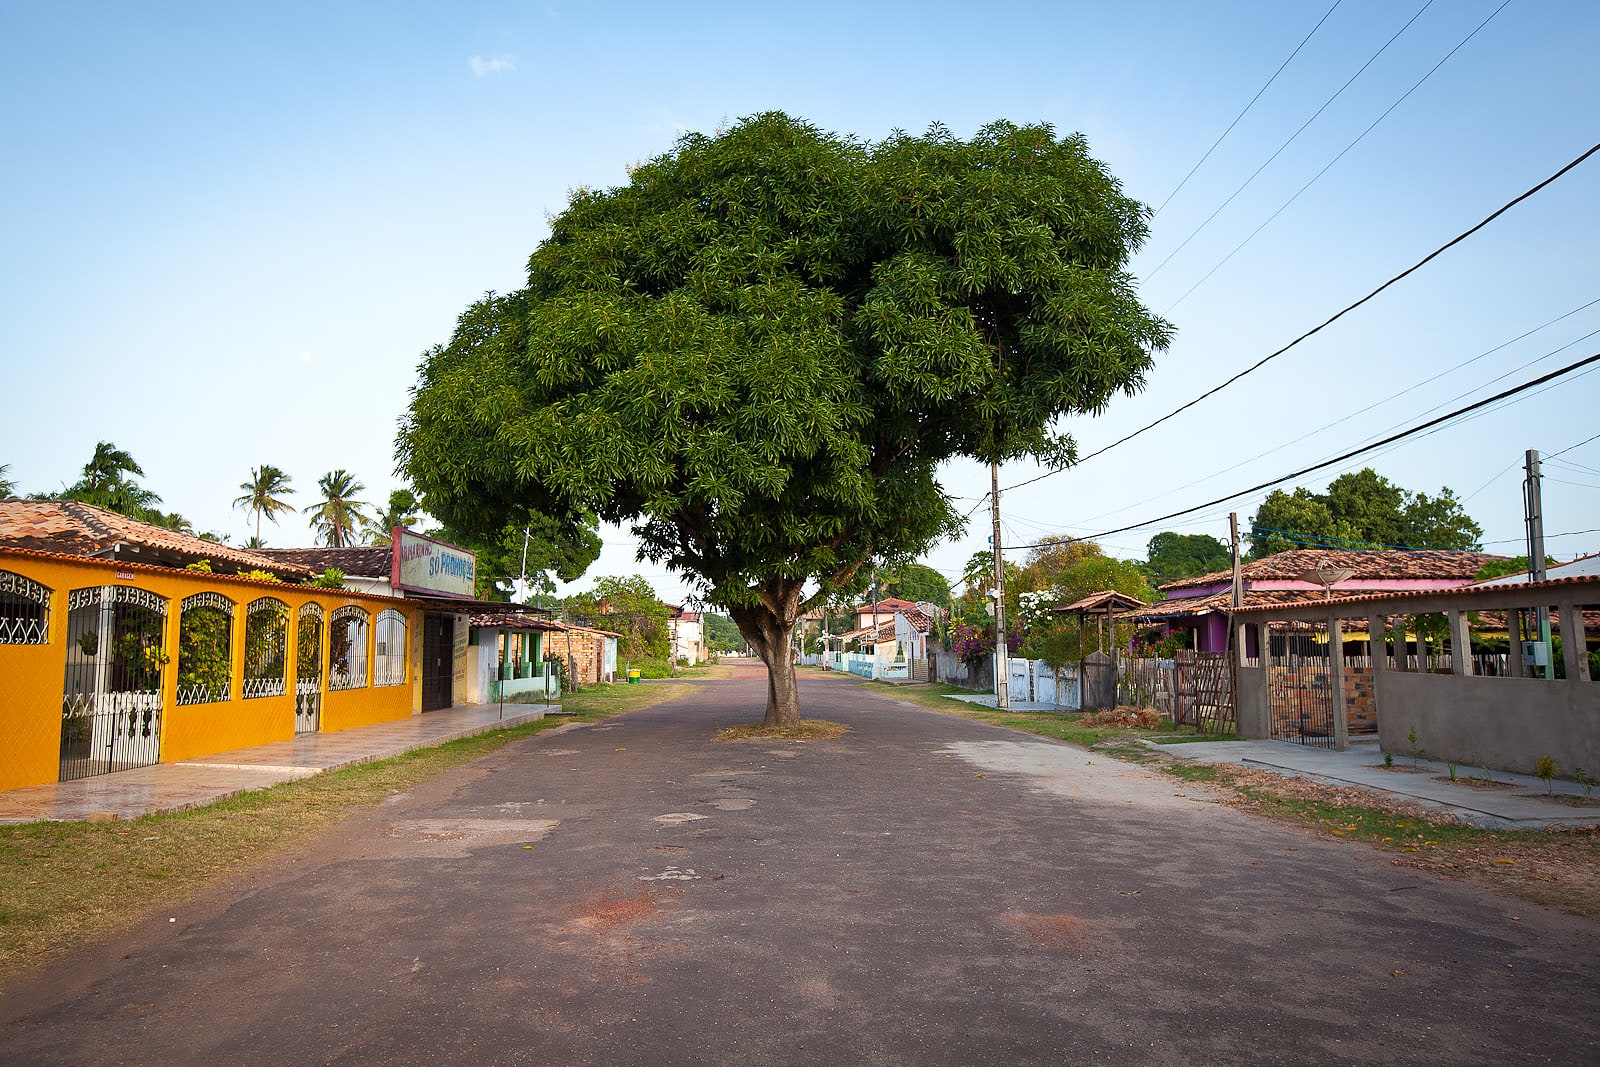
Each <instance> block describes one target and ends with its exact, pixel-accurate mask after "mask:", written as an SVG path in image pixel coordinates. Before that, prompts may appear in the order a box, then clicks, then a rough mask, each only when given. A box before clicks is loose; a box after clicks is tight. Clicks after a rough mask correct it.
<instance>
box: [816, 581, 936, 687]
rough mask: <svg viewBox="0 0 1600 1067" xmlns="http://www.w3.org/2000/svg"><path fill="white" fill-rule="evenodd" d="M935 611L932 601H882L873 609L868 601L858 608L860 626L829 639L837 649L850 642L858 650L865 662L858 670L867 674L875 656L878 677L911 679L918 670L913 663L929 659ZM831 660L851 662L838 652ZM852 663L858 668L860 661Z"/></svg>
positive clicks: (842, 663) (846, 664)
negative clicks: (929, 644) (922, 602)
mask: <svg viewBox="0 0 1600 1067" xmlns="http://www.w3.org/2000/svg"><path fill="white" fill-rule="evenodd" d="M937 614H938V608H936V607H935V606H934V605H932V604H914V603H912V602H911V601H909V600H881V601H879V602H878V605H877V608H876V609H874V607H873V606H872V605H871V604H868V605H866V606H865V607H864V608H857V609H856V611H855V618H856V621H857V622H858V623H860V625H858V626H857V627H856V628H855V629H853V630H849V631H847V632H845V633H842V634H835V635H834V636H833V637H831V638H830V639H829V641H830V642H831V643H832V644H833V645H834V646H836V647H838V648H840V649H843V648H846V647H848V646H849V645H850V644H851V643H852V642H854V643H855V644H856V646H857V647H858V648H860V649H861V654H862V655H864V656H865V657H866V664H865V668H864V669H863V670H860V671H858V673H864V674H867V675H869V676H870V675H871V673H872V670H871V667H872V663H871V661H872V659H874V658H875V659H876V660H877V665H878V675H879V676H880V677H894V678H910V677H911V676H912V675H914V674H916V672H917V668H916V667H915V665H916V664H918V663H920V662H922V661H924V660H926V659H927V658H928V655H929V648H928V640H929V638H930V637H931V636H932V633H933V624H934V620H935V618H937ZM874 620H875V621H874ZM834 659H835V661H837V662H836V663H835V666H839V667H841V669H850V663H849V662H846V661H844V660H843V659H842V658H841V657H840V656H839V655H835V656H834ZM853 662H854V663H855V664H856V665H857V666H858V667H859V666H860V664H861V661H860V659H859V658H858V659H857V660H855V661H853Z"/></svg>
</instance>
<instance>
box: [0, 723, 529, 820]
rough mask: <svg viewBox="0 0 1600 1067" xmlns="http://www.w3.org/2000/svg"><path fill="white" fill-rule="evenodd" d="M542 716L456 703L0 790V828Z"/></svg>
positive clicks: (379, 754)
mask: <svg viewBox="0 0 1600 1067" xmlns="http://www.w3.org/2000/svg"><path fill="white" fill-rule="evenodd" d="M544 714H545V708H544V705H542V704H507V705H505V711H504V718H502V717H501V706H500V705H498V704H483V705H459V706H456V707H453V708H449V709H447V710H444V711H430V712H428V713H426V714H423V715H413V716H411V717H410V718H408V719H399V720H396V721H395V722H383V723H376V724H374V725H372V726H358V727H355V728H354V729H350V730H341V731H339V732H338V733H331V734H304V735H302V736H300V737H297V738H295V739H294V740H292V741H275V742H273V743H272V744H270V745H258V746H256V747H255V748H241V749H235V750H234V751H232V752H218V753H215V754H213V755H210V756H203V757H199V758H196V759H191V760H182V761H179V762H177V763H159V764H156V765H155V766H153V767H138V768H135V769H134V770H129V771H118V772H116V773H115V774H101V775H96V776H94V777H92V778H78V779H74V780H73V781H70V782H57V783H54V784H51V785H33V786H28V787H26V788H23V789H12V790H8V791H6V792H0V823H17V822H33V821H35V820H39V819H56V820H62V819H87V818H90V817H91V816H99V817H101V818H105V817H107V815H115V816H116V817H117V818H119V819H133V818H137V817H138V816H140V815H148V814H150V813H151V812H157V811H180V810H182V809H184V808H194V807H199V806H200V805H202V804H210V803H212V802H213V801H217V800H222V799H224V798H226V797H231V796H234V795H236V794H238V793H243V792H247V791H249V790H251V789H263V788H265V787H267V786H269V785H277V784H278V783H279V782H289V781H293V780H294V779H296V778H304V777H306V776H308V775H312V774H317V773H319V772H321V771H331V770H334V769H336V768H338V767H348V766H350V765H351V764H354V763H368V762H370V761H372V760H380V759H387V758H389V757H390V756H398V755H400V754H402V753H404V752H410V751H411V750H412V749H417V748H427V747H429V746H430V745H438V744H443V743H444V742H446V741H454V740H456V739H457V738H460V737H471V736H472V735H474V734H483V733H488V732H489V731H491V730H498V729H501V728H502V727H506V726H517V725H520V724H521V723H525V722H533V721H535V720H537V719H542V718H544Z"/></svg>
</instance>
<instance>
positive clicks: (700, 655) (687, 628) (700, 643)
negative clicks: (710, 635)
mask: <svg viewBox="0 0 1600 1067" xmlns="http://www.w3.org/2000/svg"><path fill="white" fill-rule="evenodd" d="M667 611H668V612H669V613H670V614H669V615H668V616H667V633H668V636H669V637H670V638H671V646H672V658H673V659H674V660H679V659H686V660H688V661H689V666H691V667H692V666H694V665H695V664H696V663H699V662H700V661H701V660H703V659H705V658H706V633H705V623H704V621H703V620H702V619H701V617H700V613H699V612H698V611H685V610H684V609H683V607H682V606H681V605H678V604H668V605H667Z"/></svg>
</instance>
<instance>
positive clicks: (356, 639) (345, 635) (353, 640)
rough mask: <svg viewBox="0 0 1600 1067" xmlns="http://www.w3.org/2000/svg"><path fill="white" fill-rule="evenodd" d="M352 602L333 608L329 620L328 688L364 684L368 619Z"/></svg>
mask: <svg viewBox="0 0 1600 1067" xmlns="http://www.w3.org/2000/svg"><path fill="white" fill-rule="evenodd" d="M369 617H370V616H368V615H367V613H366V612H365V611H363V610H362V609H360V608H358V607H356V606H355V605H354V604H347V605H345V606H344V607H342V608H336V609H334V612H333V615H332V616H330V617H329V620H328V688H329V689H362V688H365V686H366V684H367V625H368V623H367V620H368V618H369Z"/></svg>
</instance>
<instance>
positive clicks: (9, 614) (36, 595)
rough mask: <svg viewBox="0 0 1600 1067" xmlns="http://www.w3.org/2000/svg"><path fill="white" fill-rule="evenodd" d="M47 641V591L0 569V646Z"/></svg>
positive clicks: (48, 606) (48, 623)
mask: <svg viewBox="0 0 1600 1067" xmlns="http://www.w3.org/2000/svg"><path fill="white" fill-rule="evenodd" d="M49 640H50V590H48V589H46V588H45V587H44V586H42V585H40V584H39V583H38V582H35V581H33V580H32V579H30V578H24V577H23V576H22V575H20V574H12V573H11V572H10V571H0V645H43V644H48V643H49Z"/></svg>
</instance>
